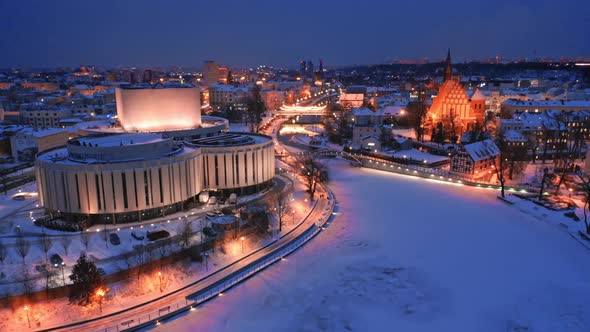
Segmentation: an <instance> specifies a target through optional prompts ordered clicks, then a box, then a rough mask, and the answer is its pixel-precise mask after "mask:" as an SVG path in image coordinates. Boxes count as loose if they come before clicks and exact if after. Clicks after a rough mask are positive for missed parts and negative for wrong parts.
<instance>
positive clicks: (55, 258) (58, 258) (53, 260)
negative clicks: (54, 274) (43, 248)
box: [49, 254, 64, 265]
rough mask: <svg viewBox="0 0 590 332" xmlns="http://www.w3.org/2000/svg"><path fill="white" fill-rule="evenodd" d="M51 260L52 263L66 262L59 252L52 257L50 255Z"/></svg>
mask: <svg viewBox="0 0 590 332" xmlns="http://www.w3.org/2000/svg"><path fill="white" fill-rule="evenodd" d="M49 261H50V262H51V264H53V265H61V263H63V262H64V260H63V259H62V258H61V256H60V255H58V254H53V255H51V257H49Z"/></svg>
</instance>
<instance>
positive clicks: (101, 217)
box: [36, 134, 203, 223]
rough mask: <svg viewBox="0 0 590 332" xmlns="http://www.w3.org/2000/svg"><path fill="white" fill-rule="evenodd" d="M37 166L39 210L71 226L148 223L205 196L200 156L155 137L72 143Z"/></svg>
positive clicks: (41, 159) (126, 136) (47, 155)
mask: <svg viewBox="0 0 590 332" xmlns="http://www.w3.org/2000/svg"><path fill="white" fill-rule="evenodd" d="M131 146H133V147H134V148H135V149H129V147H131ZM123 153H126V154H127V157H126V158H125V157H124V155H123ZM36 166H37V183H38V186H39V196H40V200H41V204H42V205H43V206H44V207H45V208H47V209H48V210H50V211H55V212H59V213H60V214H62V215H65V216H66V218H69V219H72V220H81V219H88V218H90V219H91V221H92V222H113V223H115V222H128V221H136V220H141V219H149V218H153V217H156V216H162V215H166V214H168V213H172V212H175V211H178V210H181V209H182V208H183V207H182V203H183V202H184V201H186V200H189V199H191V198H194V197H195V196H196V195H198V193H200V192H201V191H202V190H203V181H202V178H201V174H200V173H199V172H197V171H196V170H198V169H201V167H202V166H201V151H200V150H198V149H194V148H189V147H185V146H184V145H179V144H177V143H174V142H173V141H172V140H171V139H163V138H161V136H159V135H156V134H124V135H110V136H105V137H85V138H80V139H75V140H71V141H70V142H69V143H68V147H67V148H62V149H58V150H52V151H49V152H47V153H43V154H40V155H39V156H38V158H37V161H36Z"/></svg>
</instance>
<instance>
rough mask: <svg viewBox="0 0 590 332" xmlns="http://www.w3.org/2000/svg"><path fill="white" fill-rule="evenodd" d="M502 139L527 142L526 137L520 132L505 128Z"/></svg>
mask: <svg viewBox="0 0 590 332" xmlns="http://www.w3.org/2000/svg"><path fill="white" fill-rule="evenodd" d="M504 140H505V141H507V142H527V141H528V140H527V139H526V137H524V136H523V135H522V133H520V132H518V131H514V130H507V131H505V132H504Z"/></svg>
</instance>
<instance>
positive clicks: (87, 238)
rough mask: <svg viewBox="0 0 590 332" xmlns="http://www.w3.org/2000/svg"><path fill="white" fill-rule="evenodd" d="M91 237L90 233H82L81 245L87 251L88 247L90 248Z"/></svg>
mask: <svg viewBox="0 0 590 332" xmlns="http://www.w3.org/2000/svg"><path fill="white" fill-rule="evenodd" d="M90 236H91V234H90V232H88V231H86V232H85V231H80V243H81V244H82V246H84V249H85V250H88V247H89V246H90Z"/></svg>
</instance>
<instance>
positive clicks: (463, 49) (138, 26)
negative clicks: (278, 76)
mask: <svg viewBox="0 0 590 332" xmlns="http://www.w3.org/2000/svg"><path fill="white" fill-rule="evenodd" d="M588 22H590V1H587V0H563V1H548V0H541V1H533V0H494V1H489V0H488V1H473V0H471V1H465V0H456V1H453V0H451V1H440V0H423V1H389V0H383V1H377V0H365V1H348V0H338V1H334V0H332V1H320V0H315V1H307V0H299V1H278V0H274V1H270V0H251V1H244V0H234V1H232V0H216V1H176V0H169V1H151V0H143V1H129V0H125V1H122V0H114V1H111V0H108V1H79V0H78V1H72V0H67V1H66V0H59V1H30V0H18V1H16V0H15V1H10V0H2V1H1V2H0V33H1V37H0V49H1V50H2V52H1V55H0V67H13V66H21V67H52V66H70V65H78V64H94V65H98V66H172V65H180V66H192V67H200V66H202V63H203V61H204V60H208V59H212V60H215V61H217V62H220V63H222V64H224V65H228V66H231V67H240V66H252V65H256V64H268V65H276V66H289V67H295V66H296V63H297V62H298V61H299V60H301V59H311V60H313V61H314V62H316V63H317V61H318V58H323V59H324V61H325V63H326V65H327V66H336V65H348V64H370V63H381V62H384V61H387V60H391V59H396V58H425V57H427V58H428V59H430V60H438V59H441V58H443V57H444V56H445V55H446V49H447V47H450V48H451V50H452V53H453V59H454V60H455V61H462V60H469V59H474V58H487V57H493V56H495V55H496V54H499V55H500V56H501V57H528V58H531V57H534V56H535V52H536V56H550V57H558V56H588V55H590V37H589V36H588V31H590V23H588Z"/></svg>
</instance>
